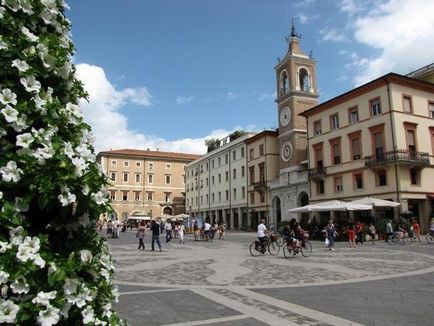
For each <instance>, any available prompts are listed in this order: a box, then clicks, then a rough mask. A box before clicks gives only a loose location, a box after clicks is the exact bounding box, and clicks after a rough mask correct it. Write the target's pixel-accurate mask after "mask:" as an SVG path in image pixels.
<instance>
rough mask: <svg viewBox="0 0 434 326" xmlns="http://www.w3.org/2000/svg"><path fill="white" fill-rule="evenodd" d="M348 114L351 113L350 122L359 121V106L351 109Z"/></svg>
mask: <svg viewBox="0 0 434 326" xmlns="http://www.w3.org/2000/svg"><path fill="white" fill-rule="evenodd" d="M348 115H349V121H350V124H355V123H357V122H359V111H358V110H357V107H356V108H351V109H349V110H348Z"/></svg>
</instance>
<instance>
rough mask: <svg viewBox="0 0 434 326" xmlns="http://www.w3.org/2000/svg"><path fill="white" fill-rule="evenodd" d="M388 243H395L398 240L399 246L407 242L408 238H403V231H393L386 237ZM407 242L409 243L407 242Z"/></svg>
mask: <svg viewBox="0 0 434 326" xmlns="http://www.w3.org/2000/svg"><path fill="white" fill-rule="evenodd" d="M387 242H388V243H389V244H390V245H392V244H393V245H396V244H397V243H398V242H399V244H400V245H401V246H404V245H405V244H407V242H408V240H405V237H404V232H393V234H392V236H390V237H389V238H388V239H387ZM408 244H409V243H408Z"/></svg>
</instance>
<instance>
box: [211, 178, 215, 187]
mask: <svg viewBox="0 0 434 326" xmlns="http://www.w3.org/2000/svg"><path fill="white" fill-rule="evenodd" d="M214 181H215V180H214V176H211V183H212V184H213V185H214V184H215V182H214Z"/></svg>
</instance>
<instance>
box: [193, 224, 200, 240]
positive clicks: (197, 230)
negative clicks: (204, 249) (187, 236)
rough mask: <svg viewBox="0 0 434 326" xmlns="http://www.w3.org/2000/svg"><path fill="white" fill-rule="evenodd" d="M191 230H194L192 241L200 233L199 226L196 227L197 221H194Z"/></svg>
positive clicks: (196, 238)
mask: <svg viewBox="0 0 434 326" xmlns="http://www.w3.org/2000/svg"><path fill="white" fill-rule="evenodd" d="M193 232H194V241H198V238H199V234H200V232H199V227H198V225H197V221H196V222H194V225H193Z"/></svg>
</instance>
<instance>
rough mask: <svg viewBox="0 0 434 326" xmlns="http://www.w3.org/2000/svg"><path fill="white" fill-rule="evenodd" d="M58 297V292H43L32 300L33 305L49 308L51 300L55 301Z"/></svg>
mask: <svg viewBox="0 0 434 326" xmlns="http://www.w3.org/2000/svg"><path fill="white" fill-rule="evenodd" d="M56 295H57V291H51V292H43V291H41V292H39V293H38V294H37V295H36V298H34V299H33V300H32V303H34V304H40V305H43V306H48V305H49V304H50V300H53V299H54V298H55V297H56Z"/></svg>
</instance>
